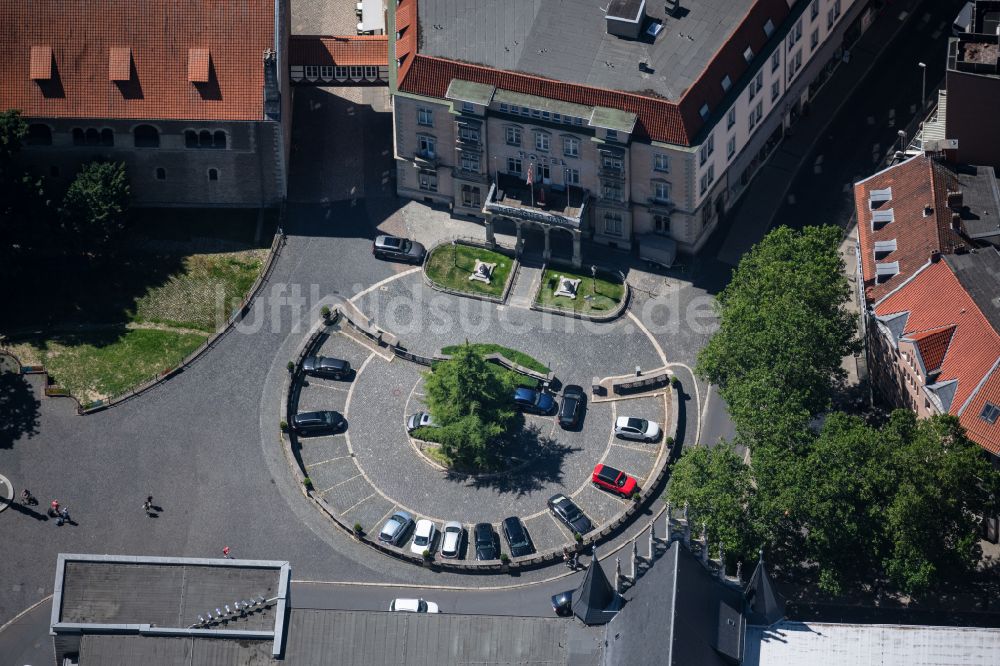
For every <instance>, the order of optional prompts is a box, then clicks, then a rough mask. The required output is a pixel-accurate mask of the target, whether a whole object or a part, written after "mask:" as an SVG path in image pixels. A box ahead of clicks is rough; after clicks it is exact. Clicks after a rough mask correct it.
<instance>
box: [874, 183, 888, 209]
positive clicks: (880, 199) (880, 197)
mask: <svg viewBox="0 0 1000 666" xmlns="http://www.w3.org/2000/svg"><path fill="white" fill-rule="evenodd" d="M889 201H892V188H891V187H887V188H885V189H884V190H871V191H870V192H869V193H868V207H869V208H871V209H872V210H875V209H876V208H878V207H880V206H881V205H882V204H884V203H887V202H889Z"/></svg>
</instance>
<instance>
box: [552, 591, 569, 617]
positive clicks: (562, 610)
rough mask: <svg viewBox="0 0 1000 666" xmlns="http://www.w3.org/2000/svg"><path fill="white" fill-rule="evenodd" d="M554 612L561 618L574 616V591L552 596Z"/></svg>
mask: <svg viewBox="0 0 1000 666" xmlns="http://www.w3.org/2000/svg"><path fill="white" fill-rule="evenodd" d="M552 610H554V611H555V612H556V615H558V616H560V617H566V616H567V615H572V614H573V590H566V591H565V592H560V593H559V594H553V595H552Z"/></svg>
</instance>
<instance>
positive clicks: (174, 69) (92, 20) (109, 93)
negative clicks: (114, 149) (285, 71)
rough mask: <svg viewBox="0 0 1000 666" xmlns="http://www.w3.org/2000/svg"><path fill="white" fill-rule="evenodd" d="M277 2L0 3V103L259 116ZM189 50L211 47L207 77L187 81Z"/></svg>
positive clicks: (76, 111) (115, 114) (89, 114)
mask: <svg viewBox="0 0 1000 666" xmlns="http://www.w3.org/2000/svg"><path fill="white" fill-rule="evenodd" d="M277 1H278V0H234V1H233V2H203V1H202V0H171V1H170V2H144V1H141V2H140V1H136V0H89V1H88V2H78V3H73V5H72V9H67V4H66V3H65V2H62V1H61V0H31V2H4V3H0V25H4V26H10V27H9V29H8V30H6V31H5V38H4V39H3V40H2V41H0V106H2V107H3V108H16V109H20V110H21V112H22V113H23V114H24V115H25V116H26V117H28V118H135V119H189V120H259V119H262V118H263V117H264V95H263V87H264V64H263V57H262V56H263V53H264V50H265V49H274V48H275V34H274V32H275V29H274V15H275V2H277ZM46 49H47V53H48V54H49V55H48V57H46ZM189 49H210V50H211V51H212V53H213V54H214V55H215V56H216V57H215V58H214V59H213V65H214V68H215V79H213V81H212V82H208V83H206V84H199V85H195V84H194V83H192V82H191V80H190V76H189V74H190V72H189V57H188V52H189ZM47 68H48V69H50V70H51V71H45V70H46V69H47Z"/></svg>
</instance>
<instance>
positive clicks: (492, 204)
mask: <svg viewBox="0 0 1000 666" xmlns="http://www.w3.org/2000/svg"><path fill="white" fill-rule="evenodd" d="M532 190H534V191H532ZM588 198H589V195H588V194H587V191H586V190H583V189H581V188H579V187H575V186H572V185H567V186H565V187H564V188H563V189H554V188H552V187H551V186H547V185H542V186H539V185H536V184H531V185H529V184H527V183H525V182H523V181H522V180H521V179H520V178H518V177H516V176H511V175H508V174H499V175H498V177H497V181H496V182H494V183H493V185H491V186H490V191H489V194H488V195H487V197H486V204H485V205H484V206H483V213H484V214H485V215H486V242H487V244H488V245H490V246H491V247H493V246H495V245H496V238H495V237H494V234H493V220H494V218H495V217H500V218H505V219H508V220H511V221H512V222H513V223H514V227H515V229H516V230H517V241H516V249H517V252H518V254H519V255H520V252H521V249H522V246H523V244H524V238H523V235H522V231H523V228H524V226H525V225H533V226H535V227H538V228H539V229H541V230H542V233H543V234H544V235H545V250H544V252H543V253H542V256H543V258H544V259H545V260H546V261H548V260H549V259H551V258H552V247H551V242H550V239H549V234H550V233H551V232H552V230H553V229H555V230H557V231H567V232H569V233H570V234H571V235H572V236H573V266H574V267H575V268H580V267H581V266H582V265H583V256H582V254H581V250H580V243H581V240H582V237H583V219H584V215H585V213H586V207H587V200H588Z"/></svg>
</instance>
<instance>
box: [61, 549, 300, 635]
mask: <svg viewBox="0 0 1000 666" xmlns="http://www.w3.org/2000/svg"><path fill="white" fill-rule="evenodd" d="M279 579H280V571H279V570H278V569H273V568H271V569H268V568H260V569H257V568H248V567H228V566H204V565H194V564H176V565H164V564H131V563H125V562H101V561H73V560H70V561H67V562H66V571H65V576H64V579H63V588H62V606H61V608H60V615H59V621H60V622H64V623H83V624H150V625H155V626H157V627H170V628H183V627H189V626H191V625H192V624H194V623H196V622H197V621H198V616H199V615H204V614H205V613H207V612H209V611H212V612H214V611H215V609H216V608H222V607H223V605H224V604H230V606H232V605H233V602H235V601H237V600H241V599H248V598H250V597H254V596H257V595H260V596H263V597H265V598H267V599H271V598H273V597H274V596H276V594H277V592H278V587H279ZM274 612H275V611H274V606H273V605H272V606H269V607H267V608H265V609H263V610H260V611H257V612H254V613H250V614H249V615H247V616H246V617H244V618H241V619H239V620H236V621H233V622H231V623H229V625H228V626H227V627H226V628H227V629H239V630H243V631H271V630H273V629H274V621H275V617H274Z"/></svg>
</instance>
